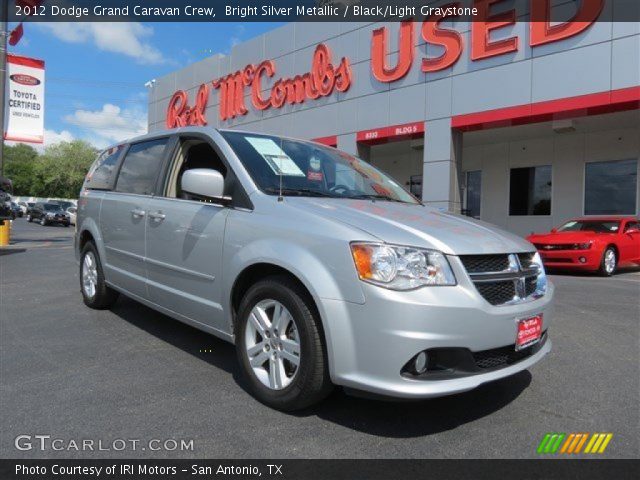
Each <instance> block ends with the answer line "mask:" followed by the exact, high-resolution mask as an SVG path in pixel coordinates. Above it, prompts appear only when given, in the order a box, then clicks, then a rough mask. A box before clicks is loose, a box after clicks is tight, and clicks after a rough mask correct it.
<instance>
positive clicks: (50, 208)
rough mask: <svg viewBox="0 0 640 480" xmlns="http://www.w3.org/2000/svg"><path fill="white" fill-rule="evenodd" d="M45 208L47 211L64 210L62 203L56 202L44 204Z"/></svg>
mask: <svg viewBox="0 0 640 480" xmlns="http://www.w3.org/2000/svg"><path fill="white" fill-rule="evenodd" d="M44 209H45V210H46V211H47V212H56V211H58V210H62V208H60V205H58V204H56V203H45V204H44Z"/></svg>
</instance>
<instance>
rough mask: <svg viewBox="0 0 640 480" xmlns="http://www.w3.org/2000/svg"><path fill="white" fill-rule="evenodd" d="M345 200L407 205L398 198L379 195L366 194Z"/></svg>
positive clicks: (352, 196) (351, 196)
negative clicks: (381, 201) (384, 201)
mask: <svg viewBox="0 0 640 480" xmlns="http://www.w3.org/2000/svg"><path fill="white" fill-rule="evenodd" d="M345 198H350V199H356V200H388V201H390V202H399V203H409V202H405V201H404V200H400V199H398V198H393V197H389V196H388V195H379V194H373V193H372V194H367V193H363V194H362V195H350V196H348V197H345Z"/></svg>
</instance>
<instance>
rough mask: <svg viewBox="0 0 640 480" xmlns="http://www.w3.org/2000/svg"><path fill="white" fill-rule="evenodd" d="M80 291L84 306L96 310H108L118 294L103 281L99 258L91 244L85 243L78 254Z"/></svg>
mask: <svg viewBox="0 0 640 480" xmlns="http://www.w3.org/2000/svg"><path fill="white" fill-rule="evenodd" d="M80 291H81V292H82V299H83V300H84V304H85V305H86V306H87V307H90V308H94V309H96V310H104V309H107V308H110V307H111V306H112V305H113V304H114V303H115V301H116V300H117V299H118V292H116V291H115V290H113V289H112V288H109V287H108V286H107V284H106V283H105V281H104V274H103V272H102V264H101V263H100V257H99V256H98V251H97V249H96V247H95V245H94V244H93V243H92V242H87V244H86V245H85V246H84V248H83V249H82V253H81V254H80Z"/></svg>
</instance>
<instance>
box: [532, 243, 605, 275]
mask: <svg viewBox="0 0 640 480" xmlns="http://www.w3.org/2000/svg"><path fill="white" fill-rule="evenodd" d="M538 252H539V253H540V258H542V263H543V264H544V266H545V267H546V268H563V269H576V270H597V269H598V268H600V261H601V259H602V252H599V251H596V250H595V249H593V248H591V249H589V250H553V251H548V250H538Z"/></svg>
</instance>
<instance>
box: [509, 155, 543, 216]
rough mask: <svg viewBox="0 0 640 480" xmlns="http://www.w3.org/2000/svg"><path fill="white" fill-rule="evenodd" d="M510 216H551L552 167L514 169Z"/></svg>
mask: <svg viewBox="0 0 640 480" xmlns="http://www.w3.org/2000/svg"><path fill="white" fill-rule="evenodd" d="M509 192H510V193H509V215H551V165H543V166H540V167H526V168H512V169H511V181H510V190H509Z"/></svg>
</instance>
